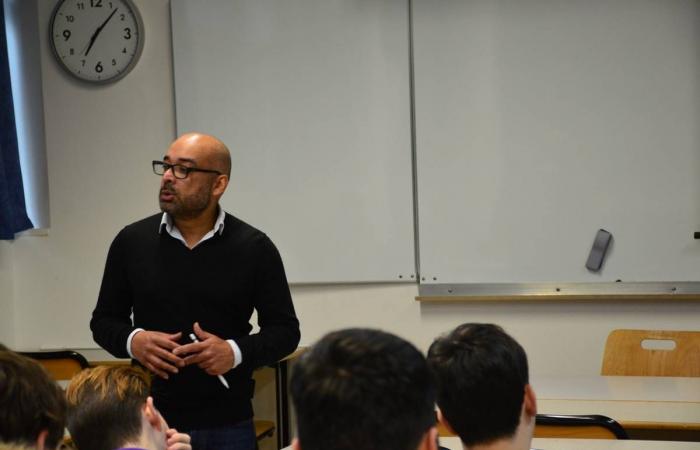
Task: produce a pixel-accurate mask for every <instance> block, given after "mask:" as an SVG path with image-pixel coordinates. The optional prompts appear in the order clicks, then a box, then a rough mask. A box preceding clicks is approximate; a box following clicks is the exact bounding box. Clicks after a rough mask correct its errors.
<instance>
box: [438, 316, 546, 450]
mask: <svg viewBox="0 0 700 450" xmlns="http://www.w3.org/2000/svg"><path fill="white" fill-rule="evenodd" d="M428 365H429V366H430V369H431V371H432V372H433V374H434V376H435V379H436V382H437V388H438V395H437V404H438V407H439V411H438V418H439V420H440V421H441V422H442V424H443V425H444V426H445V427H447V428H448V429H449V430H452V431H454V432H455V433H456V434H457V435H458V436H459V437H460V439H461V441H462V444H463V446H464V448H465V449H480V450H496V449H498V450H528V449H529V448H530V441H531V440H532V432H533V429H534V427H535V415H536V413H537V406H536V401H535V393H534V392H533V390H532V387H531V386H530V384H529V381H528V365H527V356H526V355H525V351H524V350H523V348H522V347H521V346H520V344H518V343H517V342H516V341H515V340H514V339H513V338H512V337H510V336H509V335H508V334H506V333H505V332H504V331H503V329H502V328H500V327H499V326H496V325H491V324H478V323H467V324H463V325H460V326H459V327H457V328H456V329H455V330H454V331H452V332H451V333H450V334H448V335H446V336H444V337H440V338H438V339H436V340H435V342H433V344H432V345H431V346H430V349H429V350H428Z"/></svg>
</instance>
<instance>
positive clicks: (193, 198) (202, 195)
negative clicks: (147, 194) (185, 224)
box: [159, 183, 211, 219]
mask: <svg viewBox="0 0 700 450" xmlns="http://www.w3.org/2000/svg"><path fill="white" fill-rule="evenodd" d="M160 192H167V193H170V194H172V195H173V200H172V201H170V202H163V201H159V203H160V210H161V211H163V212H166V213H168V214H169V215H170V216H171V217H173V218H174V219H191V218H194V217H197V216H199V215H200V214H201V213H202V212H203V211H204V210H205V209H207V206H209V202H210V201H211V190H210V187H209V186H202V188H201V189H199V190H198V191H197V192H194V193H192V194H190V195H189V196H188V197H186V198H182V197H180V194H179V193H178V192H177V191H176V190H175V189H173V187H172V185H171V184H169V183H168V184H166V185H165V186H163V188H162V189H161V190H160Z"/></svg>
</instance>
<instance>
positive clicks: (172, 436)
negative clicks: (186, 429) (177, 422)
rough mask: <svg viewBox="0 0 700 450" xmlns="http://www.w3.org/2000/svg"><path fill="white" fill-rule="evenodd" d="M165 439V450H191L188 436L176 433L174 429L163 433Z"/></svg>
mask: <svg viewBox="0 0 700 450" xmlns="http://www.w3.org/2000/svg"><path fill="white" fill-rule="evenodd" d="M165 438H166V440H167V444H168V448H167V450H192V446H191V445H190V435H189V434H185V433H178V432H177V430H176V429H175V428H169V429H168V430H167V431H166V432H165Z"/></svg>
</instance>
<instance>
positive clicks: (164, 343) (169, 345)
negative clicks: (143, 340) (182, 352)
mask: <svg viewBox="0 0 700 450" xmlns="http://www.w3.org/2000/svg"><path fill="white" fill-rule="evenodd" d="M181 334H182V333H177V334H165V333H155V334H154V335H153V337H152V338H151V342H153V344H155V345H157V346H158V347H161V348H164V349H167V350H170V351H172V350H175V349H176V348H178V347H179V346H180V344H178V343H177V342H176V341H173V340H172V339H171V337H173V336H177V335H181ZM178 339H179V338H178Z"/></svg>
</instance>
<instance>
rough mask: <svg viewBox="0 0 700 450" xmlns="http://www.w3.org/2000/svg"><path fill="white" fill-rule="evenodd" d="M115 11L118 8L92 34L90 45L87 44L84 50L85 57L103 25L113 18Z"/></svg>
mask: <svg viewBox="0 0 700 450" xmlns="http://www.w3.org/2000/svg"><path fill="white" fill-rule="evenodd" d="M117 9H119V8H116V9H115V10H114V11H112V14H110V15H109V17H107V19H106V20H105V21H104V22H102V25H100V26H99V27H98V28H97V29H96V30H95V32H94V33H93V34H92V37H91V38H90V44H88V47H87V50H85V56H87V54H88V53H90V49H91V48H92V46H93V44H94V43H95V39H97V36H98V35H99V34H100V32H101V31H102V29H103V28H104V27H105V25H107V22H109V21H110V19H111V18H112V16H114V13H116V12H117Z"/></svg>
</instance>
